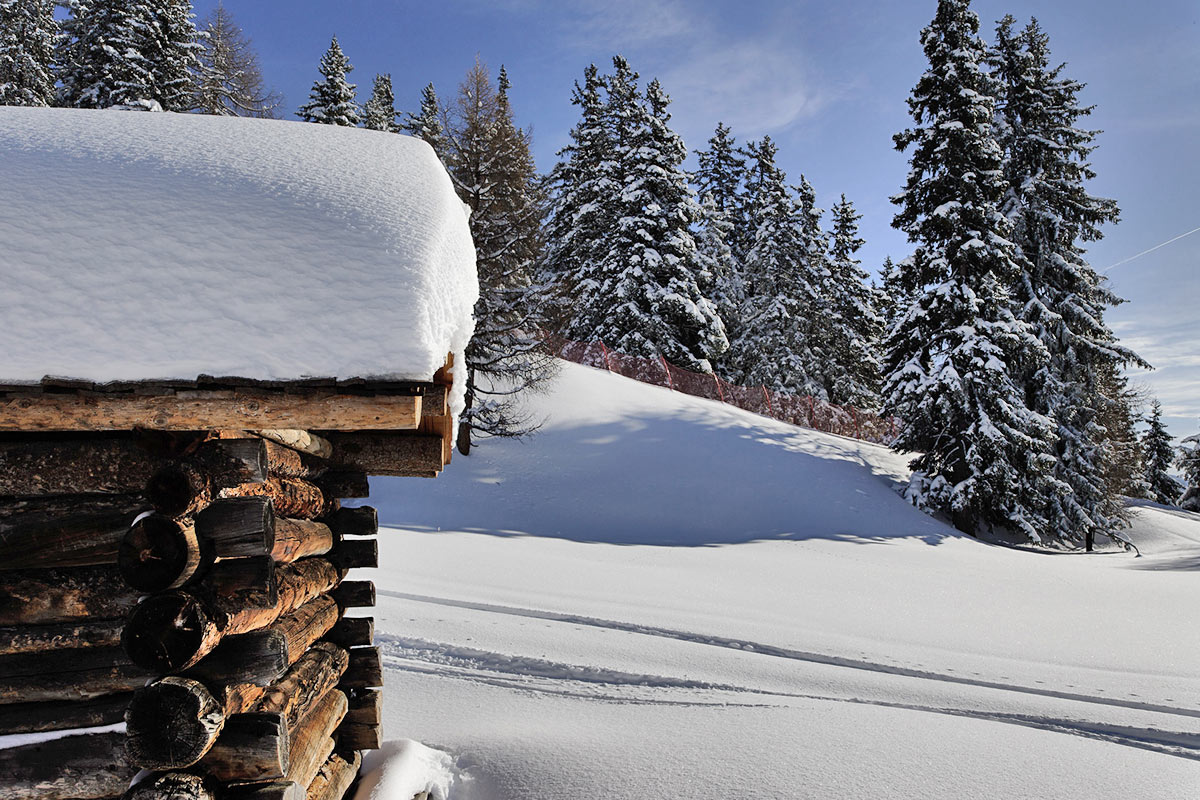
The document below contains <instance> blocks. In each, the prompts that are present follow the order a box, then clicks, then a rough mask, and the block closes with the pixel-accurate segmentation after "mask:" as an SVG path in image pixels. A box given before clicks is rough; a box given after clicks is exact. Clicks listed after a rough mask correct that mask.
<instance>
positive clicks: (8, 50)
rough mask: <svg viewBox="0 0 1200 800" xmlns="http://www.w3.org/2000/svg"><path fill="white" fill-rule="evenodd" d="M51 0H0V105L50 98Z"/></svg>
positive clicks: (55, 30) (54, 29) (54, 38)
mask: <svg viewBox="0 0 1200 800" xmlns="http://www.w3.org/2000/svg"><path fill="white" fill-rule="evenodd" d="M55 5H56V4H55V2H54V0H0V105H3V106H48V105H50V104H51V103H53V102H54V49H55V46H56V45H57V43H58V38H59V26H58V22H57V21H56V20H55V19H54V6H55Z"/></svg>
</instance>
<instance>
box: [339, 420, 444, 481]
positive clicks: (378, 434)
mask: <svg viewBox="0 0 1200 800" xmlns="http://www.w3.org/2000/svg"><path fill="white" fill-rule="evenodd" d="M321 435H322V436H324V437H325V438H326V439H328V440H329V443H330V444H331V445H332V446H333V454H332V455H331V456H330V457H329V462H330V464H331V465H333V468H335V469H339V468H340V469H345V470H354V471H357V472H365V473H367V474H368V475H396V476H403V477H424V476H426V475H429V474H430V473H433V474H436V473H438V472H440V471H441V469H442V466H443V462H442V452H443V442H442V437H441V436H440V435H433V434H427V433H412V432H401V431H324V432H322V434H321Z"/></svg>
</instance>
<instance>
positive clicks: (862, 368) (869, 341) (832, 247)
mask: <svg viewBox="0 0 1200 800" xmlns="http://www.w3.org/2000/svg"><path fill="white" fill-rule="evenodd" d="M832 214H833V230H832V231H831V232H830V236H829V259H828V262H827V263H828V266H829V277H828V278H827V279H826V283H825V288H824V295H825V298H826V302H827V303H828V308H829V316H828V318H827V319H825V320H824V325H825V329H826V331H827V333H826V336H825V339H826V342H828V349H827V352H826V361H825V364H824V367H825V369H824V373H823V381H824V384H825V390H826V392H827V393H828V395H829V400H830V402H833V403H839V404H843V405H854V406H858V407H860V408H876V407H878V405H879V383H880V368H879V356H878V352H879V341H880V338H881V336H882V333H883V320H882V318H881V317H880V316H879V312H878V311H877V310H876V294H875V292H874V291H873V290H872V289H871V287H870V286H868V285H867V273H866V271H865V270H864V269H863V268H862V266H861V264H862V262H860V261H859V260H858V259H857V258H855V257H854V254H855V253H857V252H858V249H859V248H860V247H862V246H863V244H864V242H863V240H862V239H861V238H860V237H859V235H858V221H859V220H860V219H862V215H861V214H859V213H857V212H856V211H855V210H854V205H853V204H852V203H851V202H850V201H849V200H847V199H846V195H842V199H841V201H840V202H839V203H837V204H836V205H835V206H834V207H833V211H832Z"/></svg>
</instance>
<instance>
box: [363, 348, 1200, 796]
mask: <svg viewBox="0 0 1200 800" xmlns="http://www.w3.org/2000/svg"><path fill="white" fill-rule="evenodd" d="M533 405H534V407H535V408H536V410H537V411H538V413H539V414H540V415H542V416H543V417H544V418H545V420H546V422H545V425H544V427H543V430H542V432H541V433H539V434H538V435H537V436H534V437H531V438H530V439H529V440H528V441H525V442H512V441H503V442H498V441H492V442H485V443H484V444H482V445H480V446H479V447H478V448H477V449H476V450H475V451H474V452H473V453H472V455H471V456H470V457H469V458H463V457H461V456H456V457H455V460H454V462H453V463H452V464H451V465H450V466H449V467H448V468H447V470H446V471H445V472H444V473H443V474H442V476H441V477H440V478H438V479H437V480H434V481H429V480H420V479H372V491H371V494H372V500H371V502H373V503H374V504H375V505H377V506H378V507H379V509H380V515H381V519H382V520H383V521H384V523H385V524H388V525H390V526H393V527H394V528H396V530H389V531H383V532H381V534H380V548H381V555H380V558H381V564H382V568H381V569H380V570H378V572H377V573H376V574H375V575H374V579H375V581H376V583H377V585H378V587H379V590H380V591H379V606H378V607H377V608H376V609H375V615H376V617H377V623H378V625H377V638H378V640H379V644H380V645H381V646H382V648H383V653H384V662H385V667H386V670H387V672H386V677H387V684H388V685H387V690H386V692H385V695H386V697H385V717H386V718H385V736H386V737H387V738H391V739H401V738H411V739H415V740H419V741H421V742H423V743H424V744H425V745H428V746H430V747H433V748H437V749H439V750H442V751H444V752H446V753H448V754H449V756H450V758H451V759H453V771H454V775H455V780H454V783H453V784H452V785H451V786H450V790H449V797H450V798H451V799H452V800H510V799H511V800H517V799H518V798H521V800H524V799H525V798H529V797H538V798H540V799H541V800H578V798H628V797H654V798H697V800H699V799H700V798H704V799H705V800H708V799H709V798H730V797H754V798H912V799H913V800H918V798H919V799H920V800H926V799H927V798H945V800H960V799H961V798H974V797H988V798H1073V797H1087V798H1111V799H1112V800H1126V799H1127V798H1178V797H1187V796H1192V795H1193V794H1194V793H1195V792H1196V791H1197V790H1200V637H1198V636H1197V635H1196V631H1197V629H1198V627H1200V612H1198V611H1197V609H1198V608H1200V516H1196V515H1188V514H1185V513H1183V512H1172V511H1169V510H1165V509H1161V508H1160V507H1156V506H1147V505H1143V506H1139V507H1138V508H1137V511H1136V514H1137V521H1136V524H1135V527H1134V529H1133V530H1132V531H1131V532H1130V535H1131V537H1132V538H1133V539H1134V541H1137V542H1140V543H1141V544H1142V550H1143V553H1144V555H1143V556H1142V557H1141V558H1134V557H1133V556H1131V555H1126V554H1121V553H1110V554H1103V555H1096V556H1090V557H1084V556H1076V555H1039V554H1033V553H1027V552H1019V551H1014V550H1009V549H1004V548H1000V547H995V546H990V545H987V544H983V543H980V542H978V541H975V540H973V539H969V538H965V537H962V536H960V535H959V534H958V533H957V532H955V531H954V530H952V529H950V528H948V527H946V526H944V525H942V524H940V523H938V522H936V521H934V520H932V519H930V518H928V517H926V516H924V515H923V514H921V513H919V512H917V511H915V510H913V509H912V508H910V507H909V506H907V505H906V504H905V503H904V502H903V501H902V500H901V499H900V498H899V497H898V495H896V493H895V491H894V487H895V486H896V485H898V483H899V481H900V480H901V479H902V476H903V474H904V459H903V458H901V457H898V456H896V455H894V454H891V453H890V452H888V451H887V450H885V449H883V448H878V447H875V446H872V445H866V444H862V443H858V442H853V441H850V440H847V439H842V438H840V437H834V436H827V435H824V434H819V433H815V432H811V431H803V430H799V429H796V428H791V427H788V426H786V425H783V424H781V423H778V422H775V421H772V420H768V419H765V418H762V417H757V416H753V415H749V414H745V413H743V412H740V411H737V410H735V409H731V408H729V407H726V406H721V405H719V404H716V403H712V402H709V401H705V400H699V399H695V398H690V397H686V396H683V395H680V394H675V393H671V392H669V391H667V390H665V389H661V388H658V387H649V386H644V385H641V384H637V383H633V382H631V381H627V380H625V379H623V378H619V377H616V376H613V375H609V374H606V373H602V372H598V371H594V370H589V369H587V368H584V367H579V366H574V365H566V366H564V368H563V373H562V375H561V377H560V379H559V381H558V384H557V386H556V387H555V388H554V389H553V390H552V391H551V393H549V394H548V395H546V396H543V397H538V398H534V400H533ZM439 527H440V528H441V530H438V528H439ZM408 763H410V764H411V763H412V762H411V760H410V761H409V762H408ZM425 763H426V764H428V762H425ZM381 764H382V765H384V766H387V765H390V764H391V762H389V761H387V760H386V759H384V760H382V761H379V762H376V765H375V766H376V770H378V769H382V768H383V767H382V766H381ZM396 766H397V767H398V768H399V769H400V772H401V773H402V778H403V779H405V780H410V781H411V779H412V778H413V777H414V772H413V771H412V769H411V768H407V769H405V768H403V765H400V764H398V765H396ZM425 769H426V773H421V771H420V770H417V774H418V777H419V775H420V774H427V776H428V778H429V779H430V780H431V781H433V782H434V783H436V782H437V781H438V780H444V776H442V775H441V773H439V772H438V771H437V770H436V769H432V768H429V767H426V768H425ZM399 780H400V779H399V778H398V779H397V781H398V782H399ZM402 785H404V786H406V787H407V786H408V785H409V784H408V783H404V784H402ZM376 797H379V795H376ZM389 800H392V799H391V798H389ZM403 800H407V798H403Z"/></svg>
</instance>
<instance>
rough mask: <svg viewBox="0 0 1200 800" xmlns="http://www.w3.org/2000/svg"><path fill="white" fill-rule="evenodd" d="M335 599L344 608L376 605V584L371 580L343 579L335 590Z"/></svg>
mask: <svg viewBox="0 0 1200 800" xmlns="http://www.w3.org/2000/svg"><path fill="white" fill-rule="evenodd" d="M333 599H334V600H336V601H337V603H338V605H339V606H341V607H342V608H370V607H372V606H374V605H375V584H374V583H372V582H371V581H342V582H341V584H339V585H338V587H337V588H336V589H334V590H333Z"/></svg>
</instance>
